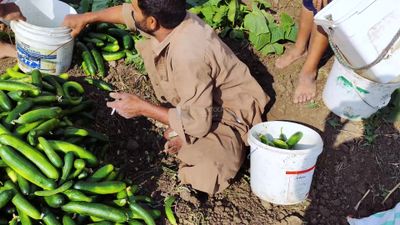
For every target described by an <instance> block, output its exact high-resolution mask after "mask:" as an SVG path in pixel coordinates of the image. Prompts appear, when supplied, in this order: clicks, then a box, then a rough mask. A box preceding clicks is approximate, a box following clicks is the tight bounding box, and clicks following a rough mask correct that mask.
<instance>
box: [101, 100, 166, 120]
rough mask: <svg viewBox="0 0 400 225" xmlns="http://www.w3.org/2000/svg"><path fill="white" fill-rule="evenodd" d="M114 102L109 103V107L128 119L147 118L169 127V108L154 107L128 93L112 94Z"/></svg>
mask: <svg viewBox="0 0 400 225" xmlns="http://www.w3.org/2000/svg"><path fill="white" fill-rule="evenodd" d="M110 97H112V98H114V99H115V100H114V101H113V102H107V106H108V107H110V108H113V109H115V110H116V111H117V113H118V114H120V115H121V116H122V117H124V118H126V119H130V118H133V117H137V116H145V117H149V118H152V119H155V120H157V121H159V122H161V123H164V124H166V125H169V119H168V111H169V109H168V108H165V107H162V106H157V105H154V104H152V103H150V102H147V101H145V100H143V99H141V98H139V97H138V96H136V95H133V94H128V93H111V94H110Z"/></svg>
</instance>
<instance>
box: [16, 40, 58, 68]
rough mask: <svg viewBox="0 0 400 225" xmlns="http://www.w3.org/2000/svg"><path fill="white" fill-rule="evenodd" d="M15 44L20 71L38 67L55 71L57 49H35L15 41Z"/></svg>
mask: <svg viewBox="0 0 400 225" xmlns="http://www.w3.org/2000/svg"><path fill="white" fill-rule="evenodd" d="M16 46H17V54H18V60H19V62H20V63H19V64H20V67H21V70H22V71H32V70H34V69H38V70H41V71H43V72H47V73H55V72H56V66H57V62H56V60H57V51H55V52H54V51H51V50H44V49H35V48H33V47H32V46H29V45H27V44H25V43H22V42H17V44H16Z"/></svg>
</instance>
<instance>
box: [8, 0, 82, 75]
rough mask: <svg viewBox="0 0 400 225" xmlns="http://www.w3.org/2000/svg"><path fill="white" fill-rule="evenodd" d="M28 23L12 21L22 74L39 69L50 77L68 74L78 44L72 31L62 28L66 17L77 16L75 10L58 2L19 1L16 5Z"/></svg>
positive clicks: (50, 0) (40, 0)
mask: <svg viewBox="0 0 400 225" xmlns="http://www.w3.org/2000/svg"><path fill="white" fill-rule="evenodd" d="M15 3H16V4H17V5H18V6H19V7H20V9H21V11H22V13H23V15H24V16H25V17H26V18H27V21H26V22H24V21H18V22H17V21H12V22H11V29H12V30H13V31H14V33H15V42H16V48H17V54H18V64H19V67H20V69H21V70H22V71H24V72H30V71H32V70H34V69H39V70H40V71H41V72H44V73H48V74H60V73H63V72H66V71H67V70H68V68H69V66H70V65H71V60H72V53H73V48H74V40H73V38H72V37H71V30H70V29H68V28H66V27H60V25H61V24H62V21H63V20H64V17H65V16H66V15H68V14H76V11H75V9H74V8H72V7H70V6H69V5H68V4H66V3H63V2H61V1H57V0H35V1H34V0H18V1H16V2H15Z"/></svg>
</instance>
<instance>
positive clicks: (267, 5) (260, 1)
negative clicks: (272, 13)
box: [256, 0, 272, 9]
mask: <svg viewBox="0 0 400 225" xmlns="http://www.w3.org/2000/svg"><path fill="white" fill-rule="evenodd" d="M256 2H258V3H260V4H261V5H262V6H264V8H266V9H269V8H271V7H272V5H271V3H270V2H267V1H266V0H256Z"/></svg>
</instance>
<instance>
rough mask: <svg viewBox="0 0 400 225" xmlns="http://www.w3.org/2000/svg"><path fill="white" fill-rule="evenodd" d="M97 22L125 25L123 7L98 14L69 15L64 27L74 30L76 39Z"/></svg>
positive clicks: (105, 10) (116, 7) (72, 33)
mask: <svg viewBox="0 0 400 225" xmlns="http://www.w3.org/2000/svg"><path fill="white" fill-rule="evenodd" d="M97 22H107V23H119V24H124V23H125V20H124V17H123V6H122V5H120V6H115V7H111V8H108V9H104V10H101V11H98V12H89V13H84V14H78V15H67V16H66V17H65V19H64V22H63V26H66V27H70V28H71V29H72V32H71V35H72V37H76V36H78V34H79V33H80V32H81V31H82V30H83V29H84V28H85V27H86V25H88V24H90V23H97Z"/></svg>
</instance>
